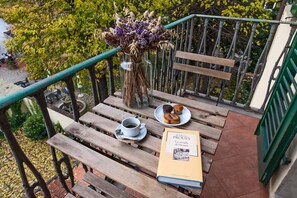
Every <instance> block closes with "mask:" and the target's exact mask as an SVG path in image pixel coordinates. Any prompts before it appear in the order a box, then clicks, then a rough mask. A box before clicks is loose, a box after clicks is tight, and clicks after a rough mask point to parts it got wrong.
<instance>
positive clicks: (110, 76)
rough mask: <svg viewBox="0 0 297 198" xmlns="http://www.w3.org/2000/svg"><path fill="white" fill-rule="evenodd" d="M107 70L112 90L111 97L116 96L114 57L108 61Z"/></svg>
mask: <svg viewBox="0 0 297 198" xmlns="http://www.w3.org/2000/svg"><path fill="white" fill-rule="evenodd" d="M107 68H108V71H109V88H110V92H109V94H110V95H114V92H115V87H114V78H113V62H112V57H110V58H108V59H107Z"/></svg>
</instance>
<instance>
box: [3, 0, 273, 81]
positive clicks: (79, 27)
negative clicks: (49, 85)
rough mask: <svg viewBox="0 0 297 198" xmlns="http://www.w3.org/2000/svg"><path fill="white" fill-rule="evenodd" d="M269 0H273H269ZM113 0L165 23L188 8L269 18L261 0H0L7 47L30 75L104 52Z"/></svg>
mask: <svg viewBox="0 0 297 198" xmlns="http://www.w3.org/2000/svg"><path fill="white" fill-rule="evenodd" d="M270 1H275V0H270ZM114 4H116V5H117V7H118V9H119V10H122V9H123V7H128V8H129V9H130V10H132V11H134V12H135V13H143V11H144V10H147V9H149V10H152V8H153V9H154V11H155V12H156V13H157V15H161V16H163V17H164V18H165V19H166V20H165V23H168V22H172V21H174V20H177V19H179V18H181V17H184V16H186V15H189V14H191V13H199V14H211V15H223V16H232V17H246V18H251V17H253V18H262V19H270V18H271V17H272V15H271V12H267V11H263V4H264V0H256V1H248V0H242V1H227V0H218V1H212V0H196V1H194V0H185V1H181V0H163V1H160V0H147V1H142V0H141V1H139V0H137V1H136V0H127V1H122V0H114V1H110V0H108V1H105V0H51V1H49V0H48V1H46V0H27V1H21V0H14V1H6V0H0V7H1V8H0V12H1V16H2V17H3V18H4V19H5V20H6V21H7V22H8V23H10V24H12V28H11V29H12V32H13V34H14V35H15V37H14V38H12V39H10V40H9V41H8V42H7V47H8V48H9V50H10V51H11V52H14V53H18V54H20V55H21V59H20V60H21V61H22V62H24V63H25V64H26V66H27V70H28V72H29V73H30V77H31V79H40V78H44V77H46V76H47V75H52V74H54V73H57V72H59V71H61V70H64V69H65V68H68V67H70V66H72V65H74V64H76V63H79V62H81V61H84V60H86V59H88V58H90V57H92V56H95V55H97V54H99V53H101V52H103V51H105V50H106V49H107V48H108V46H107V45H106V44H105V43H104V42H102V41H101V40H100V38H99V37H98V35H100V32H101V31H103V30H104V29H108V28H109V27H112V26H114V19H113V14H114V13H115V8H114Z"/></svg>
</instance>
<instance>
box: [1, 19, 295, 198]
mask: <svg viewBox="0 0 297 198" xmlns="http://www.w3.org/2000/svg"><path fill="white" fill-rule="evenodd" d="M281 23H284V24H286V22H280V21H269V20H258V19H240V18H228V17H219V16H207V15H198V14H196V15H190V16H188V17H185V18H182V19H180V20H178V21H176V22H173V23H171V24H169V25H167V26H166V28H170V29H173V30H174V36H172V40H171V42H172V43H174V44H175V49H174V50H171V51H160V50H159V49H157V50H156V53H154V54H151V56H150V58H151V59H154V61H153V62H154V63H153V64H154V72H153V73H154V78H153V85H152V88H153V89H156V90H160V91H164V92H168V93H173V94H177V93H180V92H178V90H180V89H181V88H185V89H186V90H187V92H188V93H191V94H194V95H199V96H200V97H205V98H209V99H216V98H217V97H219V100H220V102H222V103H228V104H231V105H235V106H239V107H246V108H248V107H249V105H250V102H251V99H252V96H253V93H254V90H255V88H256V86H257V84H258V82H259V79H260V77H261V75H262V73H263V70H264V66H265V63H266V58H267V54H268V51H269V47H270V45H271V41H272V38H273V35H274V32H275V30H276V28H277V26H278V25H279V24H281ZM287 24H288V25H289V24H290V23H287ZM264 29H265V31H264ZM292 29H294V30H292V32H293V33H294V31H295V28H292ZM290 39H291V38H289V39H288V41H286V42H287V43H289V41H290ZM258 41H259V42H258ZM120 50H121V49H120V48H114V49H112V50H109V51H107V52H105V53H102V54H100V55H98V56H95V57H93V58H90V59H88V60H86V61H84V62H82V63H79V64H77V65H74V66H72V67H71V68H68V69H66V70H64V71H62V72H59V73H57V74H55V75H53V76H50V77H48V78H46V79H44V80H41V81H39V82H37V83H35V84H33V85H30V86H29V87H26V88H24V89H22V90H20V91H17V92H15V93H13V94H10V95H7V96H5V97H3V98H0V129H1V131H3V133H4V136H5V139H6V141H7V142H8V144H9V146H10V148H11V150H12V153H13V154H14V157H15V159H16V163H17V165H18V169H19V173H20V176H21V178H22V182H23V186H24V189H25V193H26V194H27V196H28V197H34V196H35V195H34V189H36V187H40V189H41V190H42V192H43V194H44V196H45V197H50V192H49V190H48V187H47V185H46V182H45V181H44V179H43V177H42V172H41V173H40V172H39V171H38V170H37V169H36V168H35V167H34V166H33V164H32V163H31V161H30V159H28V157H27V156H26V155H25V153H24V152H23V150H22V148H21V147H20V145H19V143H18V141H17V139H16V138H15V136H14V135H13V133H12V131H11V128H10V125H9V123H8V119H7V116H6V111H7V109H8V108H9V106H10V105H12V104H14V103H15V102H17V101H19V100H22V99H23V98H25V97H27V96H33V97H35V98H36V101H37V103H38V105H39V107H40V109H41V111H42V114H43V118H44V122H45V125H46V129H47V135H48V138H50V137H52V136H54V135H55V134H56V131H55V129H54V126H53V124H52V122H51V119H50V116H49V112H48V109H47V103H46V100H45V96H44V91H45V90H46V89H47V88H48V87H49V86H51V85H53V84H55V83H58V82H65V83H66V85H67V88H68V89H69V91H70V97H71V102H72V106H73V119H74V120H75V121H78V119H79V117H80V113H79V110H78V105H77V102H76V101H77V100H76V98H75V88H74V83H73V77H74V76H75V75H76V73H77V72H79V71H81V70H84V69H86V70H88V72H89V77H90V82H91V85H92V91H93V101H94V105H96V104H98V103H99V102H100V101H103V100H104V99H105V98H107V97H108V95H111V94H113V93H114V92H115V84H114V78H115V77H114V73H113V69H114V65H113V56H114V55H115V54H116V53H117V52H118V51H120ZM175 50H180V51H187V52H195V53H200V54H207V55H212V56H221V57H224V58H231V59H236V60H237V61H238V65H237V67H236V68H235V69H234V71H232V73H233V80H232V81H231V83H230V84H225V86H224V87H222V88H223V89H224V90H223V91H222V93H223V94H221V95H219V96H218V95H217V93H219V92H220V91H218V90H217V89H220V88H218V87H217V86H216V83H217V82H216V81H215V80H213V79H210V78H206V77H203V76H188V75H187V74H181V73H174V72H173V69H172V63H173V58H174V51H175ZM257 50H258V51H257ZM255 51H257V53H256V54H253V53H254V52H255ZM285 51H286V49H284V53H285ZM103 60H107V63H108V64H107V72H106V73H107V74H108V75H107V74H106V73H104V74H103V75H102V76H101V78H100V79H96V74H95V69H94V67H95V65H96V63H98V62H101V61H103ZM277 65H278V63H276V66H277ZM205 67H213V68H215V67H217V66H216V65H205ZM247 73H251V76H252V77H251V78H250V79H249V80H247V78H246V76H247ZM243 86H245V87H244V88H243ZM246 92H247V95H246V97H245V99H242V98H243V96H242V95H243V94H244V93H246ZM240 95H241V97H239V96H240ZM51 153H52V158H53V163H54V166H55V168H56V174H57V175H58V178H59V180H60V181H61V183H62V185H63V187H64V188H65V190H66V191H68V192H69V191H70V189H69V188H68V187H67V185H66V179H70V180H71V183H72V184H73V183H74V180H73V173H72V167H71V165H70V162H69V158H68V157H67V155H63V156H62V158H58V156H57V154H56V151H55V149H54V148H51ZM62 164H65V165H66V167H67V175H64V174H63V173H62V170H61V165H62ZM24 166H27V167H28V168H29V169H30V171H31V172H32V173H33V174H34V176H35V178H36V182H35V183H33V184H29V182H28V179H27V176H26V173H25V168H24Z"/></svg>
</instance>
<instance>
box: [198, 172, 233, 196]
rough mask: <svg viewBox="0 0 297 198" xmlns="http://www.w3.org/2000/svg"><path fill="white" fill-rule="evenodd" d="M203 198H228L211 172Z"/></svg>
mask: <svg viewBox="0 0 297 198" xmlns="http://www.w3.org/2000/svg"><path fill="white" fill-rule="evenodd" d="M201 197H202V198H210V197H211V198H228V195H227V193H226V192H225V190H224V189H223V187H222V186H221V184H220V183H219V181H218V179H217V178H216V176H215V175H214V174H213V172H212V171H210V172H209V174H208V176H207V180H206V185H205V187H204V188H203V191H202V194H201Z"/></svg>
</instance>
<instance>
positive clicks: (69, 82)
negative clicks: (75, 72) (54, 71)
mask: <svg viewBox="0 0 297 198" xmlns="http://www.w3.org/2000/svg"><path fill="white" fill-rule="evenodd" d="M65 83H66V85H67V88H68V90H69V94H70V98H71V104H72V109H73V117H74V120H75V121H76V122H78V120H79V117H80V115H79V110H78V105H77V102H76V98H75V89H74V84H73V81H72V76H70V77H68V78H67V79H65Z"/></svg>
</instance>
